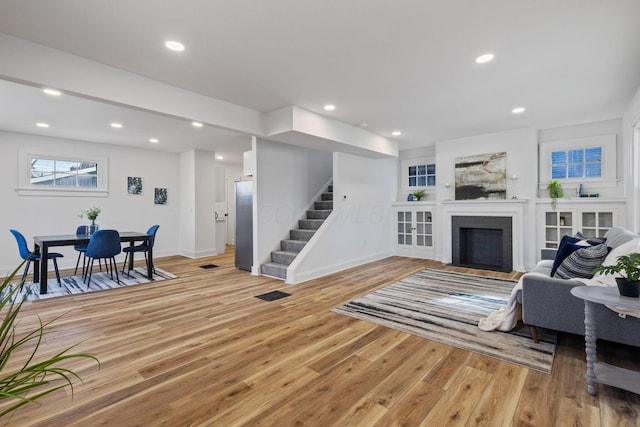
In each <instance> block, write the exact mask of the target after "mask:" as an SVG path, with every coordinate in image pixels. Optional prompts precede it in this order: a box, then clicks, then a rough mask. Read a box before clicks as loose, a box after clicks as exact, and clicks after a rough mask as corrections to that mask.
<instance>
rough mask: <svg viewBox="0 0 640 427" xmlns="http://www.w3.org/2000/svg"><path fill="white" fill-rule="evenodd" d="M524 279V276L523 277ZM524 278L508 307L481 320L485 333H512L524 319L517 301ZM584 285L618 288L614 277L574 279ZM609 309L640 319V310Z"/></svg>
mask: <svg viewBox="0 0 640 427" xmlns="http://www.w3.org/2000/svg"><path fill="white" fill-rule="evenodd" d="M527 275H536V276H541V277H549V276H547V275H545V274H542V273H533V272H532V273H527ZM522 277H524V275H523V276H522ZM522 277H521V278H520V280H519V281H518V283H517V284H516V286H514V288H513V289H512V290H511V295H510V296H509V300H508V301H507V305H505V306H504V307H501V308H500V309H499V310H496V311H494V312H493V313H491V314H489V316H487V317H485V318H484V319H480V321H479V322H478V327H479V328H480V329H482V330H483V331H496V330H497V331H510V330H512V329H513V328H515V327H516V325H517V323H518V320H521V319H522V307H521V306H520V304H519V303H518V300H517V299H516V295H517V294H518V291H519V290H520V289H522ZM574 280H578V281H580V282H582V283H584V284H585V285H587V286H614V287H615V286H617V285H616V282H615V278H614V277H613V276H612V275H606V276H595V277H594V278H592V279H577V278H576V279H574ZM607 307H608V308H609V309H611V310H613V311H615V312H616V313H618V314H619V315H620V317H625V316H627V315H628V316H633V317H638V318H640V310H630V309H626V308H622V307H612V306H607Z"/></svg>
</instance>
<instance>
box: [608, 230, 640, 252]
mask: <svg viewBox="0 0 640 427" xmlns="http://www.w3.org/2000/svg"><path fill="white" fill-rule="evenodd" d="M604 237H605V238H606V239H607V246H609V247H610V248H613V249H615V248H617V247H618V246H620V245H622V244H624V243H627V242H629V241H631V240H633V239H637V238H638V237H640V236H638V235H637V234H636V233H634V232H633V231H631V230H627V229H626V228H622V227H611V228H610V229H609V230H608V231H607V232H606V233H605V234H604Z"/></svg>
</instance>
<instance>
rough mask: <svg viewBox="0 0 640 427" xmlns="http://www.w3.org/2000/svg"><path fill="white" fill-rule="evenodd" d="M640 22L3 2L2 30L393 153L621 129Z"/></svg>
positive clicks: (527, 13) (594, 1)
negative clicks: (365, 136) (486, 139)
mask: <svg viewBox="0 0 640 427" xmlns="http://www.w3.org/2000/svg"><path fill="white" fill-rule="evenodd" d="M638 17H640V1H637V0H607V1H603V0H538V1H525V0H483V1H469V0H431V1H427V0H398V1H393V2H392V1H388V0H323V1H311V0H269V1H265V0H233V1H231V0H226V1H223V0H181V1H177V0H173V1H170V0H169V1H162V2H158V1H157V0H136V1H125V0H114V1H74V0H49V1H46V2H45V1H36V0H3V1H2V2H0V32H4V33H7V34H10V35H13V36H16V37H20V38H23V39H27V40H30V41H33V42H36V43H40V44H43V45H46V46H49V47H53V48H56V49H60V50H63V51H66V52H70V53H73V54H76V55H79V56H82V57H85V58H88V59H92V60H95V61H98V62H102V63H104V64H108V65H111V66H115V67H118V68H121V69H124V70H127V71H131V72H134V73H137V74H140V75H143V76H147V77H149V78H153V79H156V80H159V81H162V82H165V83H169V84H172V85H174V86H177V87H180V88H184V89H188V90H191V91H194V92H198V93H201V94H204V95H208V96H211V97H214V98H218V99H221V100H225V101H228V102H231V103H235V104H238V105H242V106H245V107H249V108H252V109H256V110H259V111H262V112H269V111H273V110H276V109H278V108H281V107H284V106H287V105H296V106H298V107H301V108H304V109H307V110H309V111H313V112H317V113H320V114H323V115H326V116H328V117H332V118H335V119H337V120H340V121H344V122H346V123H351V124H354V125H357V124H359V123H361V122H366V123H367V124H368V127H367V129H368V130H370V131H372V132H374V133H378V134H380V135H383V136H388V137H390V136H391V132H392V131H393V130H395V129H400V130H402V132H403V135H402V136H401V137H400V138H398V140H399V141H400V148H401V149H403V148H411V147H416V146H420V145H426V144H431V143H433V142H435V141H439V140H446V139H451V138H457V137H463V136H469V135H477V134H482V133H487V132H496V131H501V130H507V129H514V128H521V127H529V126H532V127H536V128H551V127H557V126H563V125H569V124H578V123H585V122H590V121H598V120H607V119H611V118H618V117H621V115H622V113H623V111H624V108H625V107H626V106H627V104H628V102H629V101H630V99H631V97H632V96H633V94H634V93H635V91H636V89H637V88H638V87H639V86H640V21H639V19H638ZM168 39H175V40H179V41H181V42H182V43H184V44H185V45H186V50H185V51H184V52H182V53H180V54H176V53H172V52H169V51H167V50H166V49H165V48H164V47H163V43H164V41H165V40H168ZM486 52H492V53H494V54H495V56H496V58H495V60H494V61H493V62H491V63H488V64H484V65H478V64H475V63H474V58H475V57H476V56H478V55H480V54H482V53H486ZM328 102H330V103H333V104H335V105H336V106H337V108H336V110H335V111H334V112H332V113H328V112H325V111H324V110H322V106H323V105H324V104H325V103H328ZM517 106H524V107H526V109H527V111H526V112H525V113H524V114H521V115H512V114H511V109H512V108H514V107H517ZM136 114H137V112H136ZM172 123H173V124H175V125H176V126H180V125H183V124H184V123H182V122H181V121H180V120H174V121H173V122H172Z"/></svg>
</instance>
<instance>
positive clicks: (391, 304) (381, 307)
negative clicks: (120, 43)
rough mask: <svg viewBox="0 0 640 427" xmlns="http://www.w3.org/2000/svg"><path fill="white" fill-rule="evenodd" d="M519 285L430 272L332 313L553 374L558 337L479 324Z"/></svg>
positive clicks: (440, 271)
mask: <svg viewBox="0 0 640 427" xmlns="http://www.w3.org/2000/svg"><path fill="white" fill-rule="evenodd" d="M515 284H516V282H514V281H511V280H504V279H495V278H490V277H483V276H476V275H472V274H464V273H454V272H449V271H442V270H431V269H427V270H423V271H421V272H419V273H416V274H414V275H412V276H409V277H407V278H405V279H403V280H401V281H399V282H396V283H394V284H392V285H390V286H387V287H385V288H382V289H379V290H377V291H375V292H373V293H370V294H368V295H365V296H363V297H361V298H358V299H356V300H353V301H351V302H349V303H347V304H344V305H341V306H339V307H336V308H334V309H333V310H332V311H333V312H335V313H339V314H343V315H346V316H351V317H355V318H357V319H361V320H366V321H368V322H372V323H376V324H378V325H382V326H386V327H388V328H392V329H396V330H399V331H403V332H407V333H410V334H413V335H417V336H420V337H423V338H427V339H430V340H433V341H438V342H440V343H443V344H447V345H451V346H453V347H458V348H461V349H464V350H468V351H472V352H475V353H480V354H484V355H487V356H490V357H494V358H496V359H500V360H504V361H506V362H510V363H514V364H517V365H521V366H524V367H527V368H531V369H535V370H537V371H541V372H544V373H547V374H548V373H551V367H552V364H553V354H554V352H555V347H556V339H557V334H556V333H554V332H549V331H542V330H541V331H540V332H542V333H541V334H539V335H540V336H539V338H540V342H539V343H538V344H536V343H534V342H533V340H532V339H531V335H530V333H529V328H528V327H525V326H523V325H521V326H519V327H517V328H516V329H514V330H513V331H511V332H508V333H505V332H485V331H482V330H480V329H479V328H478V326H477V325H478V320H480V319H481V318H483V317H486V316H487V315H488V314H489V313H491V312H492V311H495V310H497V309H498V308H500V307H501V306H503V305H506V304H507V300H508V298H509V295H510V293H511V289H512V288H513V287H514V286H515Z"/></svg>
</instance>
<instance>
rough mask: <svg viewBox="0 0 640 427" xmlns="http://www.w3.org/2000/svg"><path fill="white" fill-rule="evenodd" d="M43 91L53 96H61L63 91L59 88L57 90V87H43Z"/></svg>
mask: <svg viewBox="0 0 640 427" xmlns="http://www.w3.org/2000/svg"><path fill="white" fill-rule="evenodd" d="M42 91H43V92H44V93H46V94H47V95H51V96H60V95H62V92H60V91H59V90H57V89H49V88H45V89H42Z"/></svg>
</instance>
